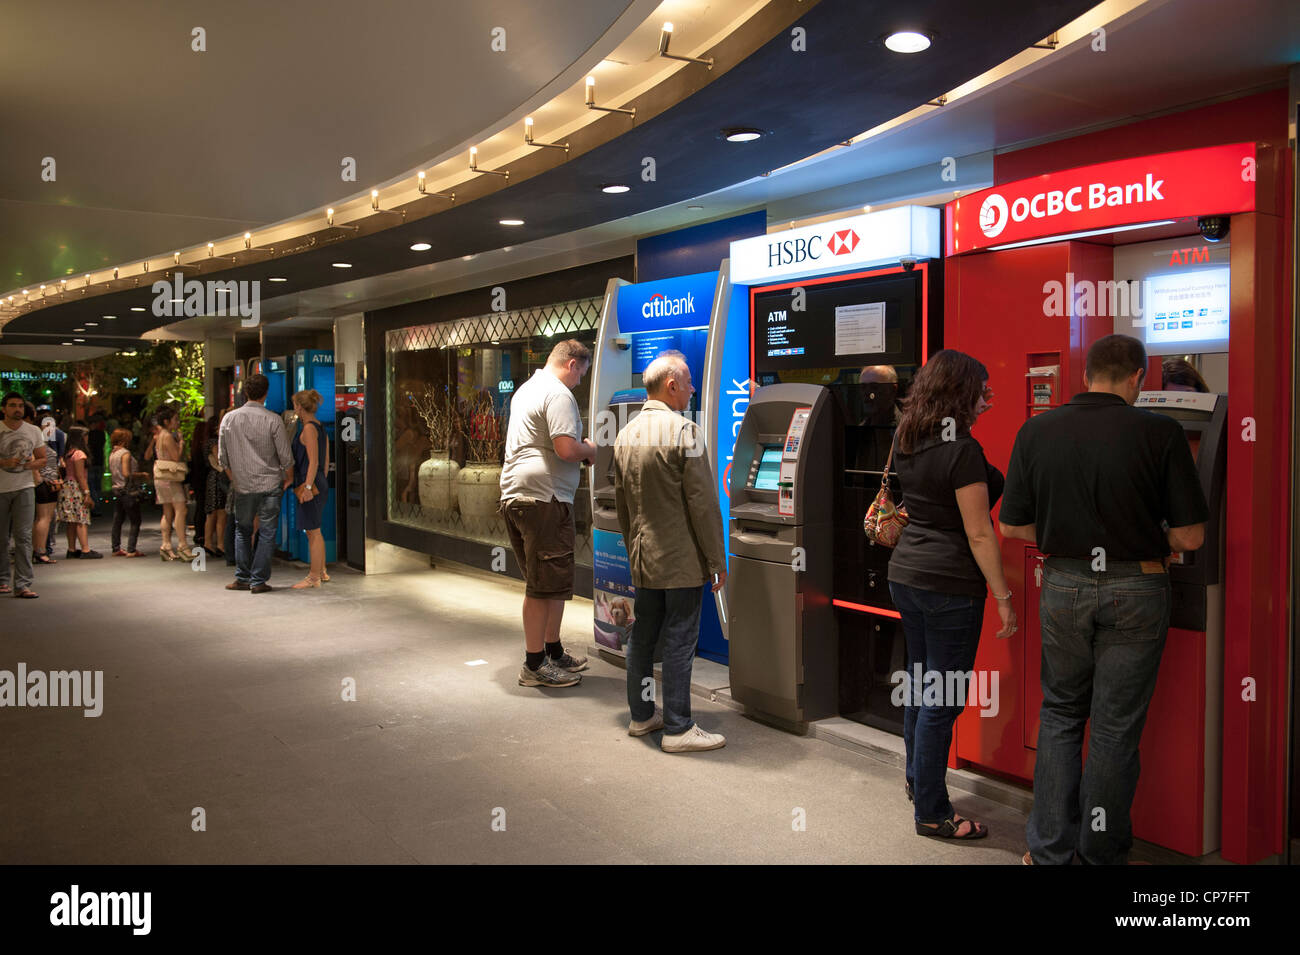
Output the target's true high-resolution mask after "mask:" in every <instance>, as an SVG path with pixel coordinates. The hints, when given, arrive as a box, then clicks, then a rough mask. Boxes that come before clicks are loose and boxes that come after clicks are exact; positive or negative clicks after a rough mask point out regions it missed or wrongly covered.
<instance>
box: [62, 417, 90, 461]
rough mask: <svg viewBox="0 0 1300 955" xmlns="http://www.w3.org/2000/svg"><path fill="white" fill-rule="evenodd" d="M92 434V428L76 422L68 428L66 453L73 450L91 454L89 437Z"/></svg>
mask: <svg viewBox="0 0 1300 955" xmlns="http://www.w3.org/2000/svg"><path fill="white" fill-rule="evenodd" d="M89 436H90V429H89V428H84V427H82V426H81V425H79V424H74V425H73V426H72V427H71V428H69V429H68V443H67V444H66V445H64V450H63V453H64V455H65V456H66V455H68V454H71V453H72V452H73V451H80V452H81V453H82V454H84V455H86V456H89V455H90V445H89V444H88V443H87V438H89Z"/></svg>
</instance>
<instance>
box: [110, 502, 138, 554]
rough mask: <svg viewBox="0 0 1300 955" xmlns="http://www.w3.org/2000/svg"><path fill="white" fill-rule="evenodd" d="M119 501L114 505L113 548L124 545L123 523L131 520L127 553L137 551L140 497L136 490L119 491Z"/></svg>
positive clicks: (116, 548) (119, 547)
mask: <svg viewBox="0 0 1300 955" xmlns="http://www.w3.org/2000/svg"><path fill="white" fill-rule="evenodd" d="M116 494H117V503H116V504H115V505H114V507H113V550H120V549H121V547H122V524H123V523H126V522H129V523H130V530H129V531H128V533H127V545H126V550H127V553H134V552H135V544H136V541H137V540H138V539H139V537H140V497H139V495H137V494H136V493H135V492H134V491H118V492H116Z"/></svg>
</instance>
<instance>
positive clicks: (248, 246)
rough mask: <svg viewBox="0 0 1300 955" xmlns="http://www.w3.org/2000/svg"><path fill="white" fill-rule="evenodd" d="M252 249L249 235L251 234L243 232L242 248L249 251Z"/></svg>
mask: <svg viewBox="0 0 1300 955" xmlns="http://www.w3.org/2000/svg"><path fill="white" fill-rule="evenodd" d="M252 247H253V233H251V232H245V233H244V248H246V249H251V248H252Z"/></svg>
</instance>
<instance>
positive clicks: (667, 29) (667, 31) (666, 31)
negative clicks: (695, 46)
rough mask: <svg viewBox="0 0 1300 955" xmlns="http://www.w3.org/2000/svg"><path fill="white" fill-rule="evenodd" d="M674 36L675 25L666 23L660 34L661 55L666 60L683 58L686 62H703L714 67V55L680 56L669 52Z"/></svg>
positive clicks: (710, 67) (709, 66)
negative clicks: (669, 45)
mask: <svg viewBox="0 0 1300 955" xmlns="http://www.w3.org/2000/svg"><path fill="white" fill-rule="evenodd" d="M672 38H673V25H672V24H671V23H665V24H664V28H663V30H662V32H660V34H659V55H660V56H662V57H663V58H664V59H666V60H682V61H683V62H685V63H703V64H704V65H705V66H707V67H708V68H709V69H713V57H711V56H710V57H699V56H678V55H677V54H676V53H669V52H668V44H669V43H670V42H671V41H672Z"/></svg>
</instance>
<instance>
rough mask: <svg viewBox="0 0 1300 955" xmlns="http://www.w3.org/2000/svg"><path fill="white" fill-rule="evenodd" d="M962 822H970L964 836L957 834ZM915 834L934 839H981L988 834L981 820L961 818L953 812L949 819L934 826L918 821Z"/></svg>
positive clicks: (986, 827)
mask: <svg viewBox="0 0 1300 955" xmlns="http://www.w3.org/2000/svg"><path fill="white" fill-rule="evenodd" d="M963 822H969V823H970V832H968V833H966V835H964V836H959V835H957V833H958V831H960V829H961V824H962V823H963ZM916 834H917V835H918V836H929V837H931V838H934V839H983V838H984V837H985V836H987V835H988V834H989V827H988V826H986V825H984V824H983V823H982V822H976V821H975V820H974V819H963V818H962V817H961V816H958V815H957V814H955V813H954V814H953V816H952V818H951V819H945V820H944V821H943V822H941V823H939V825H938V826H935V827H930V826H927V825H925V824H924V823H920V822H918V823H917V824H916Z"/></svg>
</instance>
